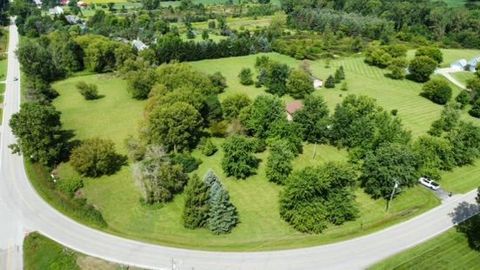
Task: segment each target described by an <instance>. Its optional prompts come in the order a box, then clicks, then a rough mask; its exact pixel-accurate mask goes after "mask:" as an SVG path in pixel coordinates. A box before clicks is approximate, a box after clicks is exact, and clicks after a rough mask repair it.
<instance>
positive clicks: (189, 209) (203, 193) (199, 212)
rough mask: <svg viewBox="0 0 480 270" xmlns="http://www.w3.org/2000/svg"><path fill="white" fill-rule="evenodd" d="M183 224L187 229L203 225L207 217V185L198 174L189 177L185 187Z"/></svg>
mask: <svg viewBox="0 0 480 270" xmlns="http://www.w3.org/2000/svg"><path fill="white" fill-rule="evenodd" d="M185 193H186V199H185V208H184V209H183V226H185V228H189V229H195V228H200V227H204V226H205V225H206V223H207V218H208V208H209V205H208V196H209V190H208V186H207V184H206V183H205V182H204V181H201V180H200V178H199V177H198V175H194V176H193V177H192V179H190V181H189V183H188V185H187V188H186V191H185Z"/></svg>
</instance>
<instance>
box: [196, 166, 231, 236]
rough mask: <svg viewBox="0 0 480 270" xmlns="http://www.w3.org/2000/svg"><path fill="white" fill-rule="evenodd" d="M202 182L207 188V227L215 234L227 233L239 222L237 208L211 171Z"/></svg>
mask: <svg viewBox="0 0 480 270" xmlns="http://www.w3.org/2000/svg"><path fill="white" fill-rule="evenodd" d="M204 182H205V183H206V184H207V186H208V187H209V199H208V203H209V211H208V220H207V227H208V229H209V230H210V231H211V232H213V233H215V234H222V233H229V232H231V231H232V229H233V228H234V227H235V226H236V225H237V223H238V222H239V220H238V214H237V208H236V207H235V206H234V205H233V204H232V203H231V202H230V196H229V195H228V192H227V191H226V190H225V188H224V187H223V186H222V183H221V182H220V180H219V179H218V177H217V176H216V175H215V173H214V172H213V171H211V170H210V171H208V172H207V175H206V176H205V178H204Z"/></svg>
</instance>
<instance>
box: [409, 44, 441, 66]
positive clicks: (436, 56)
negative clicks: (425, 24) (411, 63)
mask: <svg viewBox="0 0 480 270" xmlns="http://www.w3.org/2000/svg"><path fill="white" fill-rule="evenodd" d="M415 56H427V57H430V58H431V59H433V60H435V62H437V64H441V63H442V62H443V54H442V51H440V49H439V48H436V47H420V48H418V50H417V51H416V52H415Z"/></svg>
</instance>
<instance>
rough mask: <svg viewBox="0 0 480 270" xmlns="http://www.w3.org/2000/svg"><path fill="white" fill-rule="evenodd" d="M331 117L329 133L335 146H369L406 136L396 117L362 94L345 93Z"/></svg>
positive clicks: (406, 138)
mask: <svg viewBox="0 0 480 270" xmlns="http://www.w3.org/2000/svg"><path fill="white" fill-rule="evenodd" d="M331 121H332V122H331V123H332V125H331V129H330V137H331V139H332V140H333V142H334V143H335V144H336V145H338V146H343V147H345V146H346V147H350V148H355V147H359V148H361V149H363V150H371V149H376V148H377V147H378V146H379V145H381V144H383V143H390V142H398V143H408V141H409V140H410V134H409V132H407V131H405V130H404V129H403V126H402V124H401V122H400V119H398V118H397V117H393V116H391V115H390V114H389V113H387V112H385V111H383V109H382V108H381V107H379V106H378V105H377V104H376V102H375V100H374V99H372V98H370V97H366V96H358V97H357V96H355V95H348V96H347V97H345V99H344V100H343V101H342V103H341V104H338V105H337V107H336V108H335V113H334V114H333V116H332V118H331Z"/></svg>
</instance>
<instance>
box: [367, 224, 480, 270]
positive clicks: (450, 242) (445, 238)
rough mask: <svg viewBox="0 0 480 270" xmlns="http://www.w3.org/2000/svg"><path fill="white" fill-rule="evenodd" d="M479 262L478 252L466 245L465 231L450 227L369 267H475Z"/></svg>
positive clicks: (375, 268) (479, 264)
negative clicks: (461, 231)
mask: <svg viewBox="0 0 480 270" xmlns="http://www.w3.org/2000/svg"><path fill="white" fill-rule="evenodd" d="M479 266H480V252H479V251H475V250H472V249H471V248H470V247H469V246H468V240H467V238H466V237H465V235H464V234H462V233H460V232H457V231H456V230H455V229H450V230H448V231H446V232H445V233H443V234H441V235H439V236H437V237H435V238H433V239H431V240H429V241H427V242H425V243H422V244H420V245H418V246H416V247H414V248H411V249H409V250H407V251H404V252H401V253H400V254H397V255H394V256H392V257H391V258H389V259H386V260H385V261H382V262H380V263H378V264H376V265H374V266H372V267H371V268H370V269H371V270H384V269H385V270H386V269H396V270H401V269H405V270H407V269H425V270H426V269H432V270H433V269H435V270H437V269H478V268H479Z"/></svg>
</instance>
